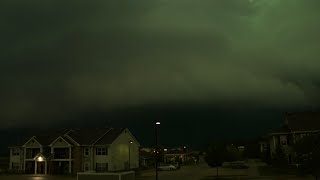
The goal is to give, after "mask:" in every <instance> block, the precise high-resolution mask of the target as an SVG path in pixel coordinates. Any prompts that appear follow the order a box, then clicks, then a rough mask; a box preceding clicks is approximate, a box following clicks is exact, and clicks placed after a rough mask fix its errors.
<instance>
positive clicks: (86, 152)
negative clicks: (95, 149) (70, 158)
mask: <svg viewBox="0 0 320 180" xmlns="http://www.w3.org/2000/svg"><path fill="white" fill-rule="evenodd" d="M84 155H85V156H89V148H84Z"/></svg>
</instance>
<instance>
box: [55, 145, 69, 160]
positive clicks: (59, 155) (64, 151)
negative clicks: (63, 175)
mask: <svg viewBox="0 0 320 180" xmlns="http://www.w3.org/2000/svg"><path fill="white" fill-rule="evenodd" d="M53 159H69V148H54V151H53Z"/></svg>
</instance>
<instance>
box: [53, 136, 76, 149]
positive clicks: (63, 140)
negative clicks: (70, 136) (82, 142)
mask: <svg viewBox="0 0 320 180" xmlns="http://www.w3.org/2000/svg"><path fill="white" fill-rule="evenodd" d="M59 139H62V140H63V141H64V142H66V143H67V144H68V146H72V145H71V144H70V143H69V142H68V141H66V140H65V139H64V138H63V137H61V136H59V137H58V138H57V139H55V140H54V141H53V142H52V143H51V144H49V146H50V147H51V146H53V144H54V143H56V142H57V141H58V140H59Z"/></svg>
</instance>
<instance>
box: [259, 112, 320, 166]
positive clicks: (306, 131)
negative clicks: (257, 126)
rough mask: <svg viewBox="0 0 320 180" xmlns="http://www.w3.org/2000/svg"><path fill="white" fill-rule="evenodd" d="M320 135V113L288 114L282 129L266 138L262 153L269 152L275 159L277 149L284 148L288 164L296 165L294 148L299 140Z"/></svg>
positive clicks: (262, 143) (262, 145) (262, 142)
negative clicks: (312, 135) (311, 135)
mask: <svg viewBox="0 0 320 180" xmlns="http://www.w3.org/2000/svg"><path fill="white" fill-rule="evenodd" d="M314 133H320V113H319V112H297V113H286V114H285V117H284V123H283V125H282V127H280V128H279V129H276V130H274V131H272V132H271V133H269V134H268V135H267V136H266V137H264V141H261V143H260V146H261V147H260V149H261V152H265V151H269V152H268V153H270V156H271V157H273V155H274V153H275V152H276V148H277V147H279V148H282V150H283V151H284V153H285V154H286V156H287V158H288V163H289V164H293V163H295V152H294V150H293V148H292V145H294V144H295V143H296V142H297V141H298V140H300V139H301V138H303V137H304V136H306V135H310V134H314Z"/></svg>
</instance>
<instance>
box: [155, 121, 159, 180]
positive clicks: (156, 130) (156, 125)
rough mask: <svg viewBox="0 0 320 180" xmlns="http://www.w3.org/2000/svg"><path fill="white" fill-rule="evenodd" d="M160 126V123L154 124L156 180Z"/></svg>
mask: <svg viewBox="0 0 320 180" xmlns="http://www.w3.org/2000/svg"><path fill="white" fill-rule="evenodd" d="M159 126H160V121H156V122H155V138H156V154H155V163H156V180H158V154H159V147H158V146H159V135H158V128H159Z"/></svg>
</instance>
